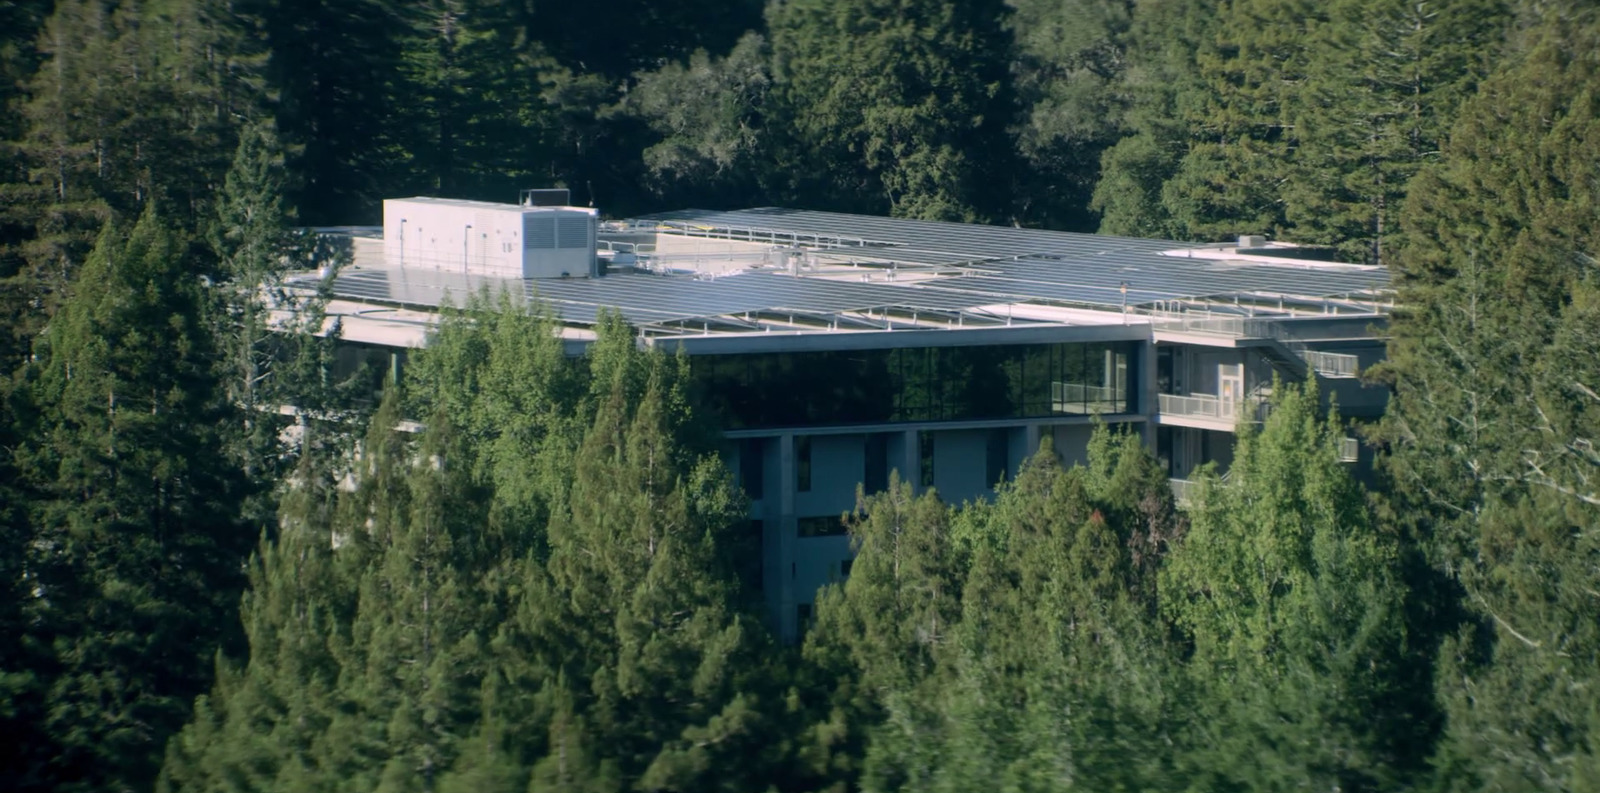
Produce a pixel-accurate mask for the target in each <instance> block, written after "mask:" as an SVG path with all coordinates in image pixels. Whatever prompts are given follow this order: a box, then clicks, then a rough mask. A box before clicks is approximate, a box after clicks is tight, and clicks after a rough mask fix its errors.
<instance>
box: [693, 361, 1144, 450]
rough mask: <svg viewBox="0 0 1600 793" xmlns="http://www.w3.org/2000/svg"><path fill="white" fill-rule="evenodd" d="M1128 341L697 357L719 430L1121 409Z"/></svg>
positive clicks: (1127, 379) (1128, 368) (696, 370)
mask: <svg viewBox="0 0 1600 793" xmlns="http://www.w3.org/2000/svg"><path fill="white" fill-rule="evenodd" d="M1134 346H1135V343H1134V342H1115V343H1097V344H1030V345H982V346H975V347H911V348H902V349H892V350H853V351H828V352H794V353H756V354H739V355H697V356H692V357H691V358H690V366H691V370H692V371H693V374H694V381H695V390H696V399H697V400H699V403H700V404H703V405H705V406H706V407H707V408H708V409H710V410H711V411H712V412H713V413H715V414H717V415H719V416H720V417H721V419H722V423H723V426H724V427H725V428H727V429H746V428H758V427H801V426H807V425H813V424H878V423H889V422H897V421H953V420H973V419H1003V418H1021V417H1034V416H1050V415H1060V414H1063V413H1065V414H1078V415H1082V414H1087V413H1091V412H1101V413H1123V412H1127V411H1128V400H1129V398H1130V397H1131V395H1132V393H1133V388H1132V385H1133V384H1132V382H1131V374H1130V373H1131V372H1132V371H1134V369H1135V367H1134V365H1133V350H1134Z"/></svg>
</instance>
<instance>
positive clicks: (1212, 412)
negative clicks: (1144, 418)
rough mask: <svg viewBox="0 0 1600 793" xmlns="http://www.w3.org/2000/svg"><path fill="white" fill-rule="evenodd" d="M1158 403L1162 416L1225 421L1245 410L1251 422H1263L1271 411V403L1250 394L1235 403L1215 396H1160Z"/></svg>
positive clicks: (1261, 397)
mask: <svg viewBox="0 0 1600 793" xmlns="http://www.w3.org/2000/svg"><path fill="white" fill-rule="evenodd" d="M1157 401H1158V402H1159V404H1160V410H1161V413H1162V415H1167V416H1191V417H1194V418H1212V419H1218V420H1223V421H1226V420H1232V419H1237V418H1238V417H1239V416H1240V411H1241V410H1245V411H1248V412H1247V413H1245V414H1244V415H1246V416H1248V417H1249V418H1248V420H1249V421H1253V422H1261V421H1264V420H1266V417H1267V414H1268V412H1269V411H1270V410H1271V407H1270V405H1271V403H1269V402H1267V400H1266V398H1265V397H1263V396H1261V395H1259V394H1249V395H1246V396H1244V397H1241V398H1240V399H1238V400H1235V401H1233V402H1224V401H1223V400H1222V398H1221V397H1218V396H1216V395H1213V394H1188V395H1183V394H1158V395H1157Z"/></svg>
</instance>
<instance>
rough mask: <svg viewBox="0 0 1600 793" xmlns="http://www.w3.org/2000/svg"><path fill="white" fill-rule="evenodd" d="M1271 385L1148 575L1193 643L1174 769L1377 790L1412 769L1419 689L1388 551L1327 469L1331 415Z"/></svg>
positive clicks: (1300, 392) (1254, 783) (1334, 436)
mask: <svg viewBox="0 0 1600 793" xmlns="http://www.w3.org/2000/svg"><path fill="white" fill-rule="evenodd" d="M1273 391H1274V402H1273V412H1272V415H1271V417H1269V418H1268V420H1267V422H1266V425H1265V427H1264V428H1263V429H1262V430H1261V431H1260V433H1259V434H1256V433H1254V432H1251V431H1249V429H1248V426H1247V425H1244V426H1241V435H1240V438H1239V442H1238V444H1237V446H1236V447H1235V450H1234V461H1233V465H1232V467H1231V468H1230V469H1229V479H1230V481H1229V482H1228V483H1227V484H1226V485H1224V484H1222V483H1221V482H1220V481H1218V480H1217V479H1215V478H1214V477H1213V478H1211V479H1208V480H1207V485H1205V486H1204V487H1203V490H1202V495H1201V496H1200V504H1199V506H1198V507H1197V508H1196V509H1194V510H1193V511H1192V513H1191V518H1192V522H1191V524H1190V526H1189V530H1188V533H1187V534H1186V535H1185V536H1184V537H1183V539H1182V541H1181V542H1179V543H1177V544H1176V546H1175V547H1174V549H1173V551H1172V552H1171V554H1170V556H1169V557H1168V564H1167V565H1166V566H1165V567H1164V569H1163V570H1162V573H1161V592H1162V606H1163V610H1164V611H1165V613H1166V614H1167V615H1169V617H1170V619H1171V620H1172V621H1173V622H1174V624H1175V625H1176V626H1177V627H1178V629H1180V630H1181V631H1182V633H1183V636H1184V637H1185V638H1186V640H1187V641H1188V642H1189V643H1190V644H1191V645H1192V651H1191V652H1192V656H1191V657H1190V659H1189V660H1188V663H1187V666H1188V673H1189V674H1188V677H1189V680H1190V681H1191V684H1192V685H1193V686H1194V687H1195V689H1196V692H1197V705H1196V713H1195V716H1194V719H1195V721H1194V728H1195V729H1194V732H1193V734H1191V735H1190V736H1188V740H1189V741H1190V742H1191V744H1192V750H1191V754H1190V755H1189V756H1188V757H1186V758H1185V762H1187V763H1192V766H1191V768H1192V770H1191V771H1190V772H1189V773H1191V774H1194V775H1195V776H1196V778H1199V779H1205V780H1207V782H1206V784H1211V785H1238V786H1244V787H1252V788H1261V789H1277V788H1283V787H1291V786H1296V787H1297V786H1306V787H1324V788H1325V787H1332V786H1338V787H1340V788H1372V787H1375V786H1379V785H1384V784H1391V783H1393V782H1395V781H1399V780H1401V779H1404V774H1405V772H1407V771H1408V770H1410V771H1415V770H1416V765H1417V764H1418V761H1419V760H1420V758H1419V757H1417V756H1415V755H1413V756H1406V750H1407V749H1414V747H1415V743H1416V736H1414V735H1411V734H1410V733H1411V731H1412V730H1415V729H1417V728H1418V720H1417V719H1416V718H1415V713H1416V711H1415V709H1414V707H1413V706H1414V705H1415V704H1416V703H1414V702H1410V701H1408V697H1407V696H1406V695H1407V693H1408V692H1410V693H1411V694H1413V695H1415V693H1416V692H1417V690H1418V689H1419V688H1420V686H1419V685H1418V683H1419V680H1418V679H1417V678H1418V677H1419V675H1418V670H1417V669H1416V667H1415V660H1414V659H1411V658H1407V657H1406V655H1405V650H1406V645H1405V630H1404V628H1405V626H1404V621H1403V618H1404V613H1403V608H1404V605H1405V591H1404V589H1403V586H1402V584H1401V583H1400V581H1399V576H1398V555H1397V551H1396V549H1395V547H1394V545H1393V543H1392V541H1391V540H1390V539H1389V538H1387V537H1386V536H1384V535H1383V534H1381V533H1380V532H1379V531H1378V529H1377V527H1376V526H1375V524H1374V521H1373V520H1372V517H1371V515H1370V512H1369V510H1368V508H1367V505H1366V503H1365V500H1364V496H1363V493H1362V491H1361V488H1360V486H1359V485H1358V484H1357V483H1356V482H1355V481H1354V480H1353V479H1351V478H1350V476H1349V475H1348V474H1347V473H1346V472H1345V471H1344V470H1343V469H1342V468H1341V464H1340V463H1339V461H1338V449H1337V444H1338V439H1339V438H1340V437H1341V436H1342V431H1341V430H1340V429H1339V425H1338V423H1337V417H1336V416H1330V417H1329V418H1327V419H1325V420H1324V419H1319V418H1318V417H1317V415H1316V407H1315V395H1314V393H1315V392H1314V391H1313V390H1310V388H1309V387H1304V388H1303V387H1297V386H1292V385H1291V386H1284V385H1282V384H1276V385H1274V388H1273ZM1420 677H1421V678H1422V679H1426V676H1425V674H1423V675H1420ZM1424 724H1425V722H1424Z"/></svg>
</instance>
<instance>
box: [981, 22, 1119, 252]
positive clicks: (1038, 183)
mask: <svg viewBox="0 0 1600 793" xmlns="http://www.w3.org/2000/svg"><path fill="white" fill-rule="evenodd" d="M1009 5H1010V6H1011V7H1012V9H1013V11H1012V14H1011V15H1010V18H1009V20H1008V22H1007V26H1008V27H1009V28H1010V29H1011V32H1012V36H1013V38H1014V39H1015V41H1016V53H1015V56H1014V57H1015V63H1014V65H1013V67H1012V71H1013V78H1012V80H1013V82H1014V83H1015V90H1016V92H1017V95H1018V99H1019V101H1020V104H1021V109H1022V112H1023V120H1022V123H1021V124H1020V125H1019V127H1018V130H1017V148H1018V152H1019V154H1020V155H1021V162H1019V163H1018V168H1017V177H1018V183H1017V186H1016V188H1015V189H1016V191H1017V194H1018V196H1019V200H1018V204H1019V206H1018V207H1017V210H1018V215H1019V216H1021V217H1023V218H1026V219H1027V220H1026V221H1025V222H1028V223H1030V224H1033V225H1043V226H1046V227H1049V228H1065V229H1069V230H1073V231H1080V230H1081V231H1092V230H1093V225H1094V223H1093V222H1092V218H1091V216H1090V215H1089V214H1088V204H1089V200H1090V194H1091V192H1092V191H1093V189H1094V185H1095V182H1096V180H1097V179H1098V178H1099V175H1100V158H1101V153H1102V152H1103V151H1104V150H1105V149H1106V148H1108V147H1109V146H1111V145H1112V144H1114V143H1116V142H1117V139H1118V138H1119V137H1121V134H1122V132H1123V129H1122V124H1123V123H1124V118H1123V109H1124V108H1123V104H1124V103H1125V97H1124V90H1123V89H1122V81H1123V80H1124V77H1125V75H1124V72H1125V70H1126V69H1127V67H1128V60H1129V53H1128V52H1127V48H1128V38H1129V32H1130V27H1131V25H1132V17H1133V13H1134V3H1132V2H1100V1H1099V0H1089V1H1087V2H1086V1H1084V0H1072V1H1071V2H1065V3H1062V2H1041V1H1040V0H1011V2H1010V3H1009Z"/></svg>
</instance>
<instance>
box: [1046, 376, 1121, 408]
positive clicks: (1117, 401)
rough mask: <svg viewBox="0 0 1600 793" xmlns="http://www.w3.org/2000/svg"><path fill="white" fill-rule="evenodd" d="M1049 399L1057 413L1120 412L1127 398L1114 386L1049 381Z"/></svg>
mask: <svg viewBox="0 0 1600 793" xmlns="http://www.w3.org/2000/svg"><path fill="white" fill-rule="evenodd" d="M1050 401H1051V402H1052V403H1054V404H1053V406H1052V407H1053V409H1054V410H1055V412H1057V413H1081V414H1090V413H1122V412H1125V411H1126V410H1127V399H1126V397H1125V394H1124V392H1123V390H1122V389H1119V388H1117V387H1116V386H1104V385H1085V384H1083V383H1051V384H1050Z"/></svg>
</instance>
